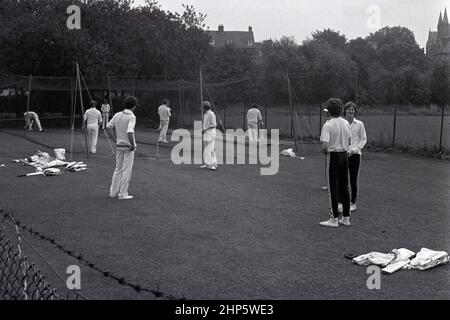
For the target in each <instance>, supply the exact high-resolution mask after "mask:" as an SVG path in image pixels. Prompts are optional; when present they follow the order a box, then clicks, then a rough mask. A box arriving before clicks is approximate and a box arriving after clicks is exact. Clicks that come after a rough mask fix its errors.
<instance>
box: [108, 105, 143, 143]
mask: <svg viewBox="0 0 450 320" xmlns="http://www.w3.org/2000/svg"><path fill="white" fill-rule="evenodd" d="M135 125H136V116H135V115H134V113H133V112H132V111H131V110H128V109H124V110H123V111H121V112H118V113H116V114H115V115H114V117H113V118H112V119H111V121H109V122H108V124H107V125H106V127H107V128H109V129H113V128H115V129H116V135H117V146H118V147H131V144H130V140H129V139H128V133H134V127H135Z"/></svg>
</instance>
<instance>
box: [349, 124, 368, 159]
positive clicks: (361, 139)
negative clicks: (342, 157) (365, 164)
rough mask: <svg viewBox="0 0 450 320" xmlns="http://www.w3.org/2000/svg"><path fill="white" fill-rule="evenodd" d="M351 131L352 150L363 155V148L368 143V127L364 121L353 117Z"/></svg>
mask: <svg viewBox="0 0 450 320" xmlns="http://www.w3.org/2000/svg"><path fill="white" fill-rule="evenodd" d="M350 131H351V139H350V140H351V145H350V150H353V151H354V153H356V154H359V155H361V150H362V148H364V146H365V145H366V143H367V136H366V129H365V128H364V123H363V122H362V121H360V120H357V119H356V118H354V119H353V121H352V123H351V124H350Z"/></svg>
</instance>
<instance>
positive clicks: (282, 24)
mask: <svg viewBox="0 0 450 320" xmlns="http://www.w3.org/2000/svg"><path fill="white" fill-rule="evenodd" d="M144 1H145V0H135V3H136V4H142V3H144ZM158 3H159V4H160V6H161V8H162V9H163V10H169V11H172V12H180V13H181V12H182V11H183V8H182V5H181V4H182V3H184V4H188V5H193V6H194V8H195V9H196V11H197V12H202V13H204V14H206V15H207V17H206V21H205V23H206V26H209V28H210V30H216V29H217V26H218V25H219V24H223V25H224V27H225V31H227V30H228V31H245V30H247V29H248V26H252V27H253V32H254V35H255V40H256V41H262V40H266V39H279V38H281V37H282V36H294V38H295V39H296V40H297V42H298V43H301V42H302V41H303V40H304V39H305V38H306V37H308V36H310V35H311V33H312V32H313V31H315V30H322V29H324V28H331V29H334V30H337V31H341V32H342V33H344V34H345V35H346V36H347V38H348V39H354V38H356V37H358V36H361V37H365V36H366V35H368V34H369V33H370V32H374V31H376V26H377V24H378V23H377V21H378V20H379V21H380V24H378V25H381V27H384V26H398V25H401V26H404V27H407V28H409V29H411V30H412V31H413V32H414V34H415V36H416V40H417V42H418V43H419V45H420V46H421V47H425V45H426V41H427V38H428V31H429V29H430V28H431V29H432V30H436V26H437V21H438V17H439V11H440V10H443V9H444V7H445V6H446V5H447V7H448V8H449V9H450V0H158ZM374 6H375V7H374ZM377 8H379V10H378V9H377ZM368 10H369V13H368V12H367V11H368ZM378 11H379V19H377V16H378V15H377V12H378ZM449 13H450V12H449Z"/></svg>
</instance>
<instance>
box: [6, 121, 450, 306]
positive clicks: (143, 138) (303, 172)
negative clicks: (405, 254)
mask: <svg viewBox="0 0 450 320" xmlns="http://www.w3.org/2000/svg"><path fill="white" fill-rule="evenodd" d="M28 137H29V140H26V139H24V134H23V132H22V131H19V130H13V129H4V130H1V131H0V141H1V145H2V148H1V149H0V164H2V163H3V164H5V165H6V167H1V168H0V190H1V203H0V207H3V208H6V209H9V210H12V211H13V212H14V214H15V216H16V218H18V219H19V220H20V221H22V222H23V223H25V224H27V225H31V226H32V227H33V228H34V229H36V230H39V231H41V232H43V233H45V234H47V235H49V236H52V237H54V238H55V239H57V240H58V241H59V242H60V243H63V244H65V245H66V246H68V247H70V248H73V249H74V250H76V251H78V252H81V253H83V255H84V256H85V257H86V258H88V259H89V260H91V261H94V262H96V264H97V265H101V266H102V267H103V268H104V269H108V270H110V271H112V272H114V273H116V274H119V275H121V276H124V277H125V278H127V279H130V280H132V281H134V282H136V283H139V284H141V285H144V286H146V287H150V288H156V287H157V285H158V284H159V288H160V290H161V291H163V292H164V293H167V294H174V295H184V296H185V297H186V298H189V299H406V298H408V299H437V298H443V299H449V298H450V283H449V276H450V265H444V266H439V267H436V268H434V269H431V270H429V271H410V270H408V271H406V270H402V271H399V272H397V273H395V274H393V275H390V276H386V275H383V276H382V278H381V290H368V289H367V287H366V280H367V278H368V276H369V275H368V274H366V269H365V268H364V267H360V266H357V265H355V264H352V263H351V261H350V260H347V259H345V258H344V254H346V253H355V254H363V253H367V252H370V251H380V252H388V251H390V250H392V249H393V248H400V247H405V248H408V249H411V250H413V251H419V250H420V248H422V247H427V248H430V249H434V250H446V251H450V237H449V236H448V235H449V232H450V223H449V222H450V221H449V216H448V214H449V212H450V170H449V168H450V163H449V162H448V161H443V160H437V159H430V158H418V157H413V156H409V155H402V154H386V153H375V152H366V153H365V154H364V158H363V163H362V169H361V179H360V199H359V203H358V211H357V212H356V213H355V214H354V215H353V216H352V220H351V221H352V226H351V227H349V228H338V229H331V230H330V229H326V228H322V227H320V226H319V225H318V222H320V221H322V220H324V219H326V218H327V208H328V204H327V194H326V192H324V191H322V190H321V187H322V186H323V185H324V184H325V178H324V158H323V155H322V154H320V153H319V152H318V151H317V149H316V148H315V147H314V146H313V145H312V144H308V145H305V146H304V148H305V149H304V150H305V151H304V152H302V155H304V156H305V160H300V159H298V158H295V159H287V158H282V159H280V170H279V173H278V174H277V175H274V176H260V175H259V167H258V166H256V165H253V166H251V165H222V166H220V167H219V169H218V170H217V171H216V172H210V171H204V170H201V169H200V168H199V167H198V166H194V165H182V166H175V165H174V164H172V163H171V162H170V161H169V159H168V158H167V157H168V156H169V154H170V146H169V147H167V146H165V147H164V148H160V149H161V150H160V152H161V154H162V156H165V157H166V158H164V157H163V158H161V159H159V160H156V159H155V157H154V155H155V154H156V149H155V146H154V141H156V137H155V134H154V133H152V132H150V131H148V130H146V129H143V128H139V129H138V131H137V138H138V141H139V142H140V144H139V146H138V152H137V155H136V160H135V165H134V171H133V177H132V181H131V186H130V193H131V194H132V195H134V196H135V199H133V200H132V201H128V202H127V201H125V202H121V201H117V200H112V199H110V198H109V197H108V190H109V185H110V179H111V175H112V171H113V167H114V158H113V156H112V153H111V150H110V147H109V145H108V143H107V141H106V139H105V138H104V136H103V135H102V134H101V135H100V139H99V146H98V151H99V153H98V154H97V155H95V156H92V157H91V158H90V159H86V158H85V155H84V154H83V145H82V142H83V140H82V136H81V134H80V133H79V132H78V133H76V137H75V139H74V141H75V151H76V152H75V153H74V155H73V157H74V160H79V161H85V162H86V163H87V164H88V170H87V171H85V172H81V173H73V174H64V175H61V176H57V177H28V178H17V177H16V176H17V175H18V174H23V173H27V172H30V168H29V167H24V166H20V165H17V164H14V163H12V161H11V160H12V159H16V158H24V157H26V156H29V155H31V154H33V153H34V151H35V150H36V149H41V150H42V151H49V149H47V148H45V147H44V146H43V145H47V146H49V147H65V148H66V149H68V148H69V144H68V143H69V141H70V134H69V131H67V130H56V129H48V130H46V131H45V132H43V133H41V134H39V133H30V134H29V135H28ZM30 141H33V142H34V143H32V142H30ZM36 142H37V143H40V145H37V144H36ZM171 146H173V143H172V144H171ZM24 237H25V239H27V240H28V241H30V243H32V244H33V245H34V246H35V247H36V249H37V250H39V251H40V252H41V254H42V255H43V256H44V257H45V258H46V259H48V261H49V262H50V263H51V264H52V265H53V266H54V268H55V269H56V270H57V271H58V272H59V273H60V274H62V275H64V273H65V270H66V268H67V266H69V265H71V264H77V261H76V260H74V259H72V258H70V257H68V256H66V255H65V254H63V253H61V252H60V251H57V250H56V249H54V248H53V247H51V246H50V245H48V244H46V243H42V242H39V241H38V240H35V239H33V238H32V237H31V236H29V235H26V234H25V235H24ZM24 250H25V254H28V255H30V256H32V257H33V260H34V261H35V262H36V263H37V264H40V265H43V262H42V260H40V259H39V257H37V256H35V254H34V253H33V252H32V251H31V250H30V249H29V248H27V247H25V249H24ZM80 267H81V269H82V291H81V292H82V293H83V294H84V295H85V296H87V297H88V298H90V299H150V298H152V296H151V295H148V294H136V293H135V292H134V291H133V290H130V289H129V288H126V287H122V286H120V285H118V284H117V282H114V281H112V280H111V279H107V278H103V277H102V276H101V275H99V274H98V273H97V272H95V271H93V270H91V269H89V268H87V267H86V266H83V265H81V266H80ZM42 268H43V270H45V271H46V275H48V277H49V278H50V279H51V280H52V281H53V282H54V283H55V284H58V285H59V286H61V285H63V284H61V283H60V282H58V279H56V278H55V277H54V276H52V274H51V272H49V271H48V270H47V269H45V265H44V266H43V267H42Z"/></svg>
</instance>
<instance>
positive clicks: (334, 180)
mask: <svg viewBox="0 0 450 320" xmlns="http://www.w3.org/2000/svg"><path fill="white" fill-rule="evenodd" d="M342 107H343V105H342V101H341V99H338V98H331V99H329V100H328V101H327V102H326V109H327V110H328V113H329V115H330V119H329V120H328V121H327V122H325V124H324V125H323V127H322V132H321V135H320V141H322V149H323V152H324V153H325V154H326V156H327V173H328V174H327V177H328V181H327V182H328V190H329V192H328V195H329V203H330V207H331V213H330V215H331V217H330V218H329V219H328V220H327V221H323V222H320V225H321V226H324V227H334V228H337V227H339V225H340V224H341V225H344V226H350V195H349V190H348V151H349V149H350V148H349V147H350V137H351V132H350V124H349V123H348V122H347V120H345V119H344V118H342V117H341V114H342ZM339 198H340V199H341V201H342V205H343V212H342V214H343V218H342V219H339V212H338V201H339Z"/></svg>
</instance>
